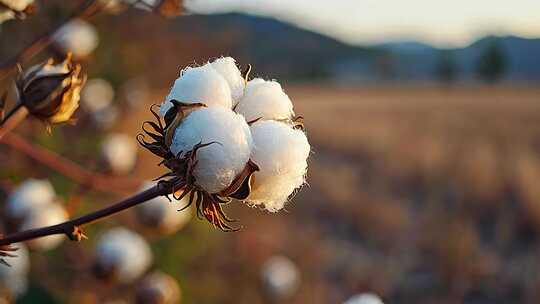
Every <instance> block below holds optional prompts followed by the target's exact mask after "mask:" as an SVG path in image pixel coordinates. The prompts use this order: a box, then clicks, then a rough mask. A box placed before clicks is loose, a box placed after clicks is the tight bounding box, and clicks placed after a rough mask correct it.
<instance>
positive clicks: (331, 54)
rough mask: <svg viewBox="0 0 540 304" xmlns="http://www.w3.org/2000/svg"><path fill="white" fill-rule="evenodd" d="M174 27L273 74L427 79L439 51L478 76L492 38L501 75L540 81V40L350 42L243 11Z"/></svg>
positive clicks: (464, 73) (462, 75)
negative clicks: (446, 44) (446, 45)
mask: <svg viewBox="0 0 540 304" xmlns="http://www.w3.org/2000/svg"><path fill="white" fill-rule="evenodd" d="M175 29H176V30H177V31H180V32H183V33H184V34H185V35H199V36H202V37H221V38H220V39H214V40H213V41H211V42H210V43H215V44H216V45H217V46H216V47H217V48H218V49H221V50H222V51H223V52H225V53H227V54H231V55H234V56H235V57H238V58H239V59H240V60H242V61H243V62H250V63H252V64H253V65H255V66H256V70H257V71H258V73H260V74H264V75H272V77H276V78H278V77H279V78H288V79H297V80H307V79H310V80H313V79H329V78H330V79H332V80H334V81H338V82H349V83H356V82H371V81H384V80H389V81H431V80H436V79H437V77H438V76H437V69H438V65H439V64H440V60H441V56H442V55H443V54H446V55H447V56H448V55H449V56H450V57H449V58H450V60H451V64H452V65H454V69H455V72H456V77H457V80H458V81H460V80H461V81H470V80H475V79H476V78H477V76H476V70H477V68H476V67H477V65H478V61H479V58H480V57H481V55H482V54H483V53H484V52H485V50H486V48H487V47H488V46H489V45H491V44H493V43H494V41H496V43H498V45H499V48H500V49H501V50H502V54H503V55H504V57H503V58H504V62H505V66H506V72H505V74H504V77H503V79H504V80H506V81H516V82H521V81H540V39H525V38H519V37H512V36H510V37H486V38H483V39H480V40H478V41H476V42H475V43H473V44H471V45H470V46H468V47H465V48H460V49H452V50H441V49H437V48H434V47H431V46H429V45H425V44H421V43H418V42H396V43H386V44H381V45H373V46H353V45H348V44H345V43H343V42H340V41H338V40H335V39H333V38H330V37H327V36H324V35H321V34H318V33H314V32H310V31H307V30H303V29H300V28H298V27H296V26H293V25H290V24H286V23H282V22H280V21H277V20H274V19H269V18H261V17H255V16H248V15H241V14H224V15H211V16H189V17H186V18H180V19H179V21H177V26H175ZM223 37H226V38H227V39H224V38H223ZM218 44H222V45H221V46H220V45H218Z"/></svg>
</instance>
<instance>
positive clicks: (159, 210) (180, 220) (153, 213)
mask: <svg viewBox="0 0 540 304" xmlns="http://www.w3.org/2000/svg"><path fill="white" fill-rule="evenodd" d="M154 185H155V182H147V183H145V184H144V186H143V187H142V189H141V190H146V189H149V188H151V187H152V186H154ZM188 202H189V196H185V197H184V198H182V200H180V201H172V202H171V201H169V200H168V199H167V198H166V197H165V196H159V197H156V198H153V199H151V200H149V201H146V202H145V203H144V204H140V205H138V206H137V207H135V216H136V218H137V222H138V223H139V224H140V225H141V226H143V227H144V228H148V229H150V230H156V231H158V232H161V233H166V234H169V233H174V232H176V231H178V230H180V229H181V228H182V227H184V226H185V225H186V224H187V223H188V222H189V220H190V219H191V218H192V217H193V211H192V209H191V208H187V209H185V210H182V211H180V212H179V211H178V210H179V209H181V208H182V207H184V206H186V205H187V204H188Z"/></svg>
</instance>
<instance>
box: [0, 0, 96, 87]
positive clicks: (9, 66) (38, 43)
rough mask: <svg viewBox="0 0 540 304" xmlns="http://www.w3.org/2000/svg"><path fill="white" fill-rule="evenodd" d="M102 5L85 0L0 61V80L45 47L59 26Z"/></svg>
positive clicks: (92, 11)
mask: <svg viewBox="0 0 540 304" xmlns="http://www.w3.org/2000/svg"><path fill="white" fill-rule="evenodd" d="M103 5H104V4H103V3H100V2H99V1H98V0H85V1H84V2H83V3H82V4H81V5H79V6H78V8H77V9H75V11H74V12H73V13H72V14H71V15H70V16H68V17H67V18H66V19H64V20H62V21H61V22H60V23H58V24H57V25H56V26H54V27H53V28H52V29H50V30H49V31H47V32H46V33H45V34H43V35H42V36H40V37H38V38H37V39H35V40H34V41H32V42H31V43H30V44H29V45H28V46H27V47H25V48H24V49H23V50H22V51H20V52H19V53H18V54H16V55H15V56H13V57H11V58H8V59H7V60H5V61H3V62H2V63H0V80H2V79H4V78H5V77H7V76H8V75H9V74H10V73H11V72H13V70H14V69H15V67H16V66H17V64H19V63H22V62H25V61H27V60H28V59H30V58H32V57H34V56H35V55H36V54H38V53H39V52H41V51H42V50H43V49H45V48H46V47H47V46H48V45H49V44H50V43H51V38H52V36H53V35H54V33H55V32H56V31H57V30H58V29H59V28H60V27H62V26H63V25H65V24H66V23H69V22H70V21H72V20H74V19H76V18H83V17H90V16H92V15H94V14H95V13H97V12H99V11H100V10H101V8H102V7H103Z"/></svg>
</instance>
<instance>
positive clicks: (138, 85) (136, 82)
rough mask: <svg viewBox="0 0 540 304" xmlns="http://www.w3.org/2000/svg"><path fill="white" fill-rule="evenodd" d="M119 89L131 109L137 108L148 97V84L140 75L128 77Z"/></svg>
mask: <svg viewBox="0 0 540 304" xmlns="http://www.w3.org/2000/svg"><path fill="white" fill-rule="evenodd" d="M121 90H122V94H123V95H124V97H125V99H126V102H127V105H128V106H129V107H130V108H131V109H138V108H139V107H140V106H141V105H142V104H144V103H145V102H146V101H147V100H148V99H149V98H150V86H149V85H148V81H147V80H146V79H144V78H142V77H137V78H132V79H129V80H128V81H126V82H125V83H124V84H123V85H122V89H121Z"/></svg>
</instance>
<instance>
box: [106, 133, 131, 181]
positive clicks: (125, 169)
mask: <svg viewBox="0 0 540 304" xmlns="http://www.w3.org/2000/svg"><path fill="white" fill-rule="evenodd" d="M101 156H102V159H103V161H104V162H105V164H106V166H107V167H108V168H109V169H110V170H111V171H112V172H113V173H114V174H126V173H129V172H131V171H132V170H133V168H134V167H135V164H136V162H137V143H136V142H135V140H134V139H133V138H131V137H130V136H127V135H125V134H120V133H112V134H109V135H108V136H107V138H105V140H104V141H103V143H102V145H101Z"/></svg>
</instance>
